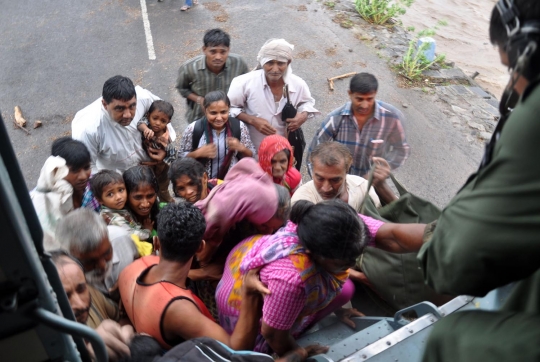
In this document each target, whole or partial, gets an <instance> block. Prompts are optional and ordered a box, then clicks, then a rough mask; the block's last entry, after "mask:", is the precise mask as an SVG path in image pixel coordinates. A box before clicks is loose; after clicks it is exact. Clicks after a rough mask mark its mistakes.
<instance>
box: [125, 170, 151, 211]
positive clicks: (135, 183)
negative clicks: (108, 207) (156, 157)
mask: <svg viewBox="0 0 540 362" xmlns="http://www.w3.org/2000/svg"><path fill="white" fill-rule="evenodd" d="M122 176H123V178H124V184H126V190H127V192H128V195H129V194H130V193H132V192H134V191H137V190H138V189H139V187H141V186H143V185H150V186H151V187H152V188H153V189H154V190H155V191H156V195H157V194H158V193H159V185H158V181H157V178H156V175H155V174H154V171H152V169H151V168H150V167H148V166H142V165H141V166H133V167H130V168H128V169H127V170H126V171H124V174H123V175H122ZM128 206H129V203H128ZM158 212H159V203H158V200H157V197H156V202H154V205H152V210H150V218H151V219H152V220H154V221H155V220H156V217H157V215H158ZM134 216H135V215H134Z"/></svg>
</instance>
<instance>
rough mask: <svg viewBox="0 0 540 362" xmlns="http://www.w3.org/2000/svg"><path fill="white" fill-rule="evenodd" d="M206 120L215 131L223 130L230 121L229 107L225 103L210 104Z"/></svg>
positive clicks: (207, 108)
mask: <svg viewBox="0 0 540 362" xmlns="http://www.w3.org/2000/svg"><path fill="white" fill-rule="evenodd" d="M206 118H207V119H208V123H209V124H210V126H211V127H212V128H213V129H215V130H216V131H221V130H223V129H224V128H225V125H226V124H227V121H228V120H229V106H227V104H226V103H225V102H224V101H217V102H213V103H210V105H209V106H208V107H206Z"/></svg>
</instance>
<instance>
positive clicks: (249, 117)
mask: <svg viewBox="0 0 540 362" xmlns="http://www.w3.org/2000/svg"><path fill="white" fill-rule="evenodd" d="M293 49H294V46H293V45H292V44H290V43H288V42H287V41H286V40H285V39H270V40H268V41H267V42H266V43H265V44H264V45H263V46H262V48H261V50H260V51H259V54H258V55H257V61H258V62H259V66H260V67H261V68H262V69H258V70H255V71H253V72H249V73H246V74H243V75H240V76H238V77H236V78H234V79H233V81H232V83H231V86H230V87H229V94H228V95H229V98H230V100H231V116H232V117H236V118H238V119H239V120H241V121H243V122H245V123H246V124H247V125H248V128H249V133H250V135H251V140H252V141H253V144H254V145H255V147H256V148H257V149H258V148H259V146H260V144H261V142H262V140H263V139H264V138H265V137H266V136H269V135H272V134H279V135H281V136H286V132H287V131H288V132H292V131H295V130H297V129H298V128H300V126H302V124H303V123H304V122H305V121H306V120H307V119H308V118H311V117H313V116H314V115H315V114H319V111H318V110H317V109H315V100H314V99H313V98H312V97H311V93H310V91H309V88H308V86H307V84H306V82H305V81H304V80H303V79H302V78H300V77H298V76H296V75H294V74H292V67H291V62H292V59H293V57H292V54H293ZM285 84H287V85H288V86H289V95H290V101H291V103H292V105H293V106H294V107H295V108H297V111H298V113H297V114H296V116H295V117H294V118H288V119H286V122H283V121H282V119H281V112H282V111H283V107H284V106H285V104H286V103H287V99H286V98H285V97H284V96H283V87H284V86H285Z"/></svg>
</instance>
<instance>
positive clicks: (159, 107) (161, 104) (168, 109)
mask: <svg viewBox="0 0 540 362" xmlns="http://www.w3.org/2000/svg"><path fill="white" fill-rule="evenodd" d="M154 111H161V112H163V113H165V115H166V116H167V117H169V121H170V120H171V119H172V116H173V114H174V108H173V106H172V104H170V103H169V102H166V101H162V100H161V99H160V100H157V101H154V102H153V103H152V105H150V108H149V109H148V113H147V115H148V116H147V117H150V114H152V112H154Z"/></svg>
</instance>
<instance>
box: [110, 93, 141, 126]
mask: <svg viewBox="0 0 540 362" xmlns="http://www.w3.org/2000/svg"><path fill="white" fill-rule="evenodd" d="M101 103H102V104H103V107H105V109H106V110H107V113H109V116H110V117H111V118H112V119H113V120H114V121H115V122H117V123H119V124H120V125H121V126H124V127H126V126H129V124H130V123H131V121H133V118H134V117H135V111H136V110H137V97H133V98H131V99H130V100H129V101H120V100H118V99H113V100H112V101H111V103H107V102H105V100H104V99H102V100H101Z"/></svg>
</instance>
